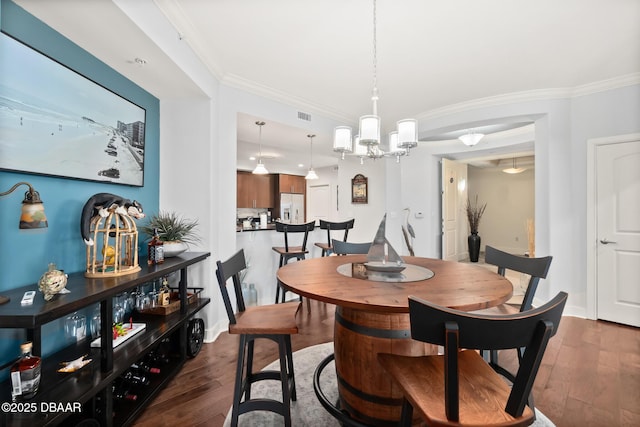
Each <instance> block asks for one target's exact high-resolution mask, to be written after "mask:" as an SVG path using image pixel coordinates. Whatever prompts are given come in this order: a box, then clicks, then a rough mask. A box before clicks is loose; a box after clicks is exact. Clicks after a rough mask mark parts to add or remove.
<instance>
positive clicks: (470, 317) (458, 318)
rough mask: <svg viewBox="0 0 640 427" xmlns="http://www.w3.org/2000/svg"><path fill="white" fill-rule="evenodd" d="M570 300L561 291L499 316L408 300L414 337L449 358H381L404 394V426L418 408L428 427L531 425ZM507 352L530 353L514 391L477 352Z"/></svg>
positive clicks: (518, 373) (524, 358) (515, 381)
mask: <svg viewBox="0 0 640 427" xmlns="http://www.w3.org/2000/svg"><path fill="white" fill-rule="evenodd" d="M566 301H567V294H566V293H565V292H560V293H559V294H558V295H557V296H556V297H555V298H553V299H552V300H551V301H549V302H548V303H546V304H544V305H542V306H541V307H538V308H535V309H532V310H528V311H526V312H522V313H516V314H512V315H503V316H494V315H485V314H477V313H473V312H463V311H458V310H453V309H449V308H446V307H442V306H438V305H435V304H432V303H430V302H428V301H425V300H422V299H419V298H417V297H413V296H410V297H409V317H410V324H411V338H412V339H414V340H418V341H422V342H426V343H429V344H436V345H441V346H443V348H444V354H441V355H429V356H419V357H415V356H400V355H393V354H384V353H381V354H378V361H379V362H380V364H381V365H382V367H383V368H384V369H385V370H386V371H387V372H388V373H389V374H390V375H391V377H392V378H393V379H394V381H395V383H396V384H397V385H398V386H399V387H400V389H401V390H402V393H403V395H404V400H403V409H402V420H401V422H400V425H403V426H409V425H411V422H412V417H413V410H414V408H417V409H418V413H419V414H420V415H421V416H422V417H423V418H424V419H425V421H426V423H427V425H429V426H445V425H446V426H454V425H486V426H490V425H500V426H516V425H518V426H519V425H529V424H531V423H533V421H534V419H535V416H534V412H533V410H532V408H530V407H528V406H527V402H528V399H529V396H530V394H531V391H532V388H533V384H534V381H535V378H536V375H537V373H538V370H539V368H540V364H541V361H542V357H543V355H544V352H545V350H546V347H547V343H548V341H549V339H550V338H551V337H553V336H554V335H555V334H556V332H557V330H558V325H559V323H560V319H561V317H562V312H563V310H564V306H565V304H566ZM507 348H525V350H524V356H523V359H522V362H521V363H520V367H519V369H518V372H517V374H516V375H515V378H514V380H513V385H512V386H511V387H509V385H508V384H507V383H506V382H505V381H504V379H503V377H502V376H501V375H500V374H499V373H497V372H496V371H494V370H493V369H492V368H491V367H490V366H489V365H488V364H487V363H486V361H484V359H483V358H482V356H480V355H479V353H478V352H477V351H475V350H482V349H489V350H500V349H507ZM488 396H490V398H488Z"/></svg>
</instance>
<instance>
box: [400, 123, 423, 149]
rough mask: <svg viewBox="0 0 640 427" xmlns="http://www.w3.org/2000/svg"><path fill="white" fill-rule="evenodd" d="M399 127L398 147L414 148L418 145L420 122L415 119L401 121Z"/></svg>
mask: <svg viewBox="0 0 640 427" xmlns="http://www.w3.org/2000/svg"><path fill="white" fill-rule="evenodd" d="M397 126H398V147H400V148H406V149H410V148H414V147H416V146H417V145H418V121H417V120H415V119H405V120H400V121H399V122H398V123H397Z"/></svg>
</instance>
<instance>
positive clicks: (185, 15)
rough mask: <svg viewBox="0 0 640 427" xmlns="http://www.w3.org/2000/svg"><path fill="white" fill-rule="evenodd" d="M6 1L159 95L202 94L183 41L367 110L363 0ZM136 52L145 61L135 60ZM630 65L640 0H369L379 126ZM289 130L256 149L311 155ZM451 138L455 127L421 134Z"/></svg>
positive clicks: (279, 83)
mask: <svg viewBox="0 0 640 427" xmlns="http://www.w3.org/2000/svg"><path fill="white" fill-rule="evenodd" d="M14 1H15V2H16V3H17V4H19V5H20V6H22V7H24V8H25V9H26V10H28V11H29V12H30V13H32V14H33V15H35V16H37V17H38V18H40V19H41V20H42V21H44V22H45V23H47V24H48V25H50V26H51V27H53V28H54V29H56V30H57V31H58V32H60V33H62V34H63V35H65V36H67V37H68V38H70V39H71V40H73V41H74V42H75V43H77V44H78V45H80V46H81V47H82V48H84V49H85V50H87V51H89V52H90V53H92V54H93V55H95V56H96V57H98V58H99V59H101V60H102V61H103V62H105V63H107V64H108V65H110V66H111V67H113V68H114V69H116V70H117V71H119V72H120V73H122V74H123V75H125V76H126V77H128V78H129V79H131V80H132V81H134V82H136V83H137V84H139V85H140V86H142V87H143V88H145V89H146V90H148V91H149V92H151V93H152V94H154V95H155V96H157V97H159V98H161V99H162V98H173V97H181V96H189V95H196V96H198V95H202V92H203V85H202V80H201V79H200V78H199V76H196V75H193V73H192V75H191V77H192V78H189V77H187V75H186V74H185V73H184V72H183V70H182V69H181V67H180V66H178V65H176V61H173V60H172V59H171V58H170V55H173V56H174V57H175V52H177V51H178V50H177V49H178V47H179V46H182V47H183V48H184V47H188V48H189V49H188V52H187V53H190V54H191V55H193V56H194V57H197V58H198V59H199V60H200V61H201V62H202V63H203V64H204V65H205V67H203V69H206V71H207V72H208V73H210V74H212V75H214V76H215V77H216V78H217V79H218V80H219V81H220V82H222V83H223V84H226V85H229V86H233V87H238V88H241V89H243V90H247V91H250V92H253V93H258V94H260V95H263V96H266V97H269V98H272V99H276V100H279V101H283V102H286V103H288V104H290V105H294V106H295V107H297V108H299V109H300V110H301V111H306V112H312V113H314V114H321V115H324V116H326V117H331V118H334V119H339V120H343V121H348V122H351V123H355V122H356V120H357V118H358V117H359V116H360V115H363V114H369V113H370V112H371V101H370V96H371V89H372V85H373V83H372V79H373V76H372V75H373V53H372V51H373V49H372V48H373V40H372V37H373V12H372V1H370V0H322V1H320V0H317V1H302V0H272V1H259V0H245V1H233V0H181V1H177V0H136V1H130V0H56V1H55V2H52V1H41V0H14ZM167 29H168V30H167ZM159 46H162V48H160V47H159ZM167 46H169V48H168V47H167ZM174 46H175V47H176V50H172V49H170V48H171V47H174ZM182 52H183V53H184V49H183V51H182ZM187 56H188V55H187ZM136 57H139V58H143V59H145V60H146V61H147V64H146V65H144V66H142V67H141V66H139V65H136V63H135V61H134V59H135V58H136ZM180 61H182V62H184V61H185V58H184V57H182V58H180V60H179V61H177V62H180ZM637 73H640V1H638V0H537V1H532V0H526V1H525V0H509V1H504V0H483V1H477V0H431V1H424V0H403V1H397V0H378V2H377V82H378V88H379V92H380V100H379V103H378V112H379V115H380V116H381V117H382V119H383V127H384V128H386V129H385V130H386V131H388V130H390V129H391V128H392V127H393V126H394V125H393V124H394V123H395V121H397V120H399V119H402V118H407V117H417V118H420V116H424V115H426V114H428V113H429V112H431V111H434V110H437V109H440V108H444V107H448V106H452V105H455V104H460V103H465V102H470V101H473V100H477V99H479V98H486V97H492V96H498V95H504V94H509V93H514V92H525V91H536V90H543V89H572V88H578V87H580V86H584V85H588V84H592V83H596V82H602V81H606V80H609V79H615V78H621V77H623V76H629V75H634V74H637ZM194 81H196V82H197V84H196V83H194ZM204 90H205V91H206V89H204ZM242 118H243V119H244V120H245V121H246V122H245V123H240V124H239V134H238V139H239V143H240V144H241V145H242V144H244V143H247V145H246V147H244V148H242V149H239V159H240V156H246V155H247V154H249V152H250V151H252V150H256V148H257V133H258V132H257V129H255V128H256V126H255V124H253V123H254V122H255V120H256V119H260V118H256V117H252V116H248V115H247V116H243V117H242ZM252 127H253V128H254V129H253V130H251V129H252ZM294 130H295V129H287V127H286V126H281V125H278V124H276V123H268V124H267V125H265V127H264V129H263V153H264V152H265V146H266V149H267V151H268V150H273V153H272V154H273V155H274V156H275V155H279V156H280V157H281V158H286V159H287V161H294V160H297V161H295V162H294V163H296V164H297V163H298V162H303V163H305V165H306V166H305V168H306V167H307V166H308V158H309V150H308V138H306V134H307V133H308V130H303V129H298V131H299V132H294ZM279 131H282V132H283V133H282V134H281V135H280V136H276V132H279ZM457 131H458V132H459V131H460V130H459V129H458V130H457ZM271 132H273V134H272V135H271V136H269V133H271ZM271 137H273V139H272V140H269V138H271ZM331 138H332V136H331V135H325V134H322V135H318V137H317V138H315V139H314V166H316V167H319V166H323V165H325V164H330V163H331V162H333V163H335V162H336V161H337V156H336V155H335V154H332V153H331V150H330V147H331ZM448 138H455V136H453V135H448V136H447V135H431V136H430V138H429V140H433V141H440V140H442V139H448ZM276 140H279V141H280V142H286V143H287V144H289V145H290V147H289V149H292V147H291V146H295V147H296V148H297V149H298V151H299V152H298V156H300V158H299V159H298V158H295V157H296V155H294V153H293V152H287V155H286V156H284V155H282V153H281V152H280V154H278V153H277V152H276V151H277V150H278V149H279V148H277V146H278V145H280V143H276V142H275V141H276ZM272 144H273V147H271V145H272ZM254 152H255V151H254ZM316 153H317V154H316ZM274 162H275V159H274ZM267 166H268V165H267Z"/></svg>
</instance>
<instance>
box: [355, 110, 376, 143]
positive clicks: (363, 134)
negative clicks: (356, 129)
mask: <svg viewBox="0 0 640 427" xmlns="http://www.w3.org/2000/svg"><path fill="white" fill-rule="evenodd" d="M360 144H362V145H378V144H380V117H378V116H375V115H367V116H362V117H360Z"/></svg>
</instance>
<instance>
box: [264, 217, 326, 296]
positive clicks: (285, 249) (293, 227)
mask: <svg viewBox="0 0 640 427" xmlns="http://www.w3.org/2000/svg"><path fill="white" fill-rule="evenodd" d="M315 224H316V222H315V220H314V221H310V222H307V223H305V224H287V223H284V222H279V221H276V231H277V232H280V233H283V234H284V246H273V247H272V248H271V249H273V250H274V251H275V252H276V253H277V254H279V255H280V259H279V262H278V268H280V267H282V266H283V265H285V264H287V263H288V262H289V260H291V259H296V260H298V261H300V260H303V259H305V257H306V254H308V253H309V250H308V249H307V240H308V238H309V232H311V231H313V229H314V228H315ZM291 234H302V244H301V245H299V246H292V245H290V244H289V238H290V237H291ZM280 290H281V288H280V284H278V283H276V304H277V303H278V302H280V301H278V300H279V299H280ZM285 293H286V290H285V289H282V301H281V302H284V301H285Z"/></svg>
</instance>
